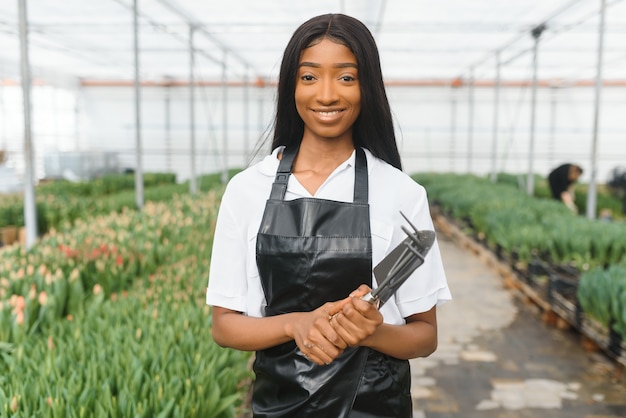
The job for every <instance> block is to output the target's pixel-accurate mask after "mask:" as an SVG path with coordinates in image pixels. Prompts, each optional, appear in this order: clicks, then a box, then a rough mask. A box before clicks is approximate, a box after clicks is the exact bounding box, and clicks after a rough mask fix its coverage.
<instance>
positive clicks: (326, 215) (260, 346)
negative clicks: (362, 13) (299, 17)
mask: <svg viewBox="0 0 626 418" xmlns="http://www.w3.org/2000/svg"><path fill="white" fill-rule="evenodd" d="M272 149H273V151H272V153H271V155H269V156H267V157H265V159H264V160H262V161H261V162H259V163H257V164H256V165H254V166H252V167H249V168H248V169H246V170H244V171H243V172H241V173H239V174H238V175H236V176H235V177H234V178H233V179H232V180H231V181H230V183H229V184H228V186H227V189H226V191H225V194H224V197H223V199H222V204H221V207H220V212H219V216H218V221H217V225H216V231H215V237H214V244H213V253H212V258H211V260H212V261H211V271H210V277H209V286H208V290H207V303H208V304H210V305H212V306H213V337H214V339H215V341H216V342H217V343H218V344H220V345H222V346H225V347H231V348H236V349H240V350H250V351H256V357H255V362H254V372H255V374H256V380H255V383H254V391H253V397H252V409H253V413H254V416H255V417H258V418H260V417H293V416H301V417H352V418H359V417H362V418H364V417H395V418H406V417H410V416H411V415H412V403H411V395H410V381H411V376H410V369H409V364H408V359H410V358H414V357H425V356H428V355H430V354H431V353H432V352H433V351H434V350H435V349H436V347H437V318H436V306H437V305H438V304H439V303H442V302H443V301H446V300H449V299H450V298H451V296H450V291H449V289H448V285H447V282H446V277H445V274H444V271H443V265H442V262H441V257H440V254H439V249H438V247H437V244H436V243H434V245H433V247H432V249H431V251H430V253H429V256H428V257H427V259H426V261H425V263H424V264H423V266H422V267H421V268H420V269H419V270H417V271H416V272H415V273H413V275H412V276H411V277H409V279H408V280H407V281H406V282H405V283H404V284H403V286H402V287H401V288H400V289H399V290H398V292H397V293H396V294H395V295H394V296H393V297H392V298H391V299H390V300H388V301H387V303H386V304H385V305H384V306H382V307H381V308H380V310H379V309H378V308H377V306H375V305H374V304H370V303H369V302H366V301H365V300H362V299H361V296H363V295H365V294H367V293H368V292H369V291H370V290H371V288H373V287H376V284H375V283H374V281H373V275H372V266H373V265H374V264H375V263H378V262H380V260H382V259H383V258H384V257H385V256H386V255H387V254H388V253H389V252H390V251H392V249H393V248H394V247H396V246H397V245H398V244H399V243H400V242H401V241H402V240H403V239H404V238H405V234H404V232H403V231H402V224H403V220H402V219H401V215H400V213H401V212H402V213H404V214H406V215H407V217H408V219H409V220H410V222H411V223H413V224H414V225H416V227H417V228H419V229H429V230H432V229H433V224H432V220H431V218H430V211H429V208H428V201H427V199H426V193H425V191H424V188H423V187H422V186H420V185H418V184H417V183H415V182H414V181H413V180H412V179H411V178H410V177H409V176H408V175H406V174H405V173H403V172H402V171H401V167H402V164H401V162H400V156H399V154H398V149H397V145H396V141H395V136H394V131H393V123H392V119H391V110H390V108H389V103H388V101H387V96H386V93H385V88H384V84H383V78H382V72H381V70H380V62H379V58H378V50H377V48H376V44H375V42H374V39H373V37H372V35H371V33H370V32H369V31H368V29H367V28H366V27H365V26H364V25H363V24H362V23H361V22H360V21H358V20H356V19H354V18H351V17H349V16H345V15H338V14H337V15H332V14H330V15H323V16H318V17H315V18H313V19H311V20H309V21H307V22H305V23H304V24H303V25H301V26H300V27H299V28H298V29H297V30H296V31H295V33H294V34H293V36H292V38H291V40H290V42H289V43H288V45H287V48H286V50H285V53H284V56H283V61H282V64H281V71H280V78H279V82H278V100H277V109H276V118H275V123H274V137H273V142H272ZM268 198H269V199H268Z"/></svg>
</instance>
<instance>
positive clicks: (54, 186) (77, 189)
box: [37, 172, 176, 197]
mask: <svg viewBox="0 0 626 418" xmlns="http://www.w3.org/2000/svg"><path fill="white" fill-rule="evenodd" d="M142 178H143V184H144V187H152V186H160V185H165V184H174V183H176V174H175V173H155V172H153V173H144V174H143V175H142ZM134 188H135V175H134V174H132V173H120V174H104V175H102V176H99V177H96V178H94V179H91V180H84V181H76V182H74V181H68V180H53V181H46V182H42V183H40V184H39V185H38V186H37V193H41V194H44V195H50V194H52V195H63V196H84V197H101V196H105V195H109V194H113V193H117V192H121V191H123V190H133V189H134Z"/></svg>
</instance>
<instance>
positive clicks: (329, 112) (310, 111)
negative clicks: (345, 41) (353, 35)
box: [295, 38, 361, 141]
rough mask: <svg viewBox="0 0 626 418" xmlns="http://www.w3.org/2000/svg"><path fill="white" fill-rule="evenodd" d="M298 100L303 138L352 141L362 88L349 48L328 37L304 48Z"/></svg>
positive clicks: (298, 81) (300, 65)
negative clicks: (302, 123)
mask: <svg viewBox="0 0 626 418" xmlns="http://www.w3.org/2000/svg"><path fill="white" fill-rule="evenodd" d="M295 101H296V109H297V111H298V114H299V115H300V117H301V118H302V120H303V121H304V138H310V139H317V140H330V139H332V140H336V139H341V140H350V141H352V125H353V124H354V121H355V120H356V119H357V117H358V116H359V113H360V112H361V90H360V87H359V71H358V67H357V62H356V58H355V56H354V54H353V53H352V52H351V51H350V49H349V48H348V47H346V46H344V45H341V44H338V43H335V42H333V41H331V40H329V39H326V38H325V39H323V40H322V41H321V42H319V43H317V44H315V45H313V46H311V47H309V48H306V49H305V50H304V51H302V54H301V55H300V63H299V66H298V79H297V81H296V91H295ZM304 138H303V139H304Z"/></svg>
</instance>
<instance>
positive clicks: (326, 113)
mask: <svg viewBox="0 0 626 418" xmlns="http://www.w3.org/2000/svg"><path fill="white" fill-rule="evenodd" d="M317 113H319V114H320V115H322V116H331V115H336V114H337V113H339V111H338V110H333V111H332V112H321V111H318V112H317Z"/></svg>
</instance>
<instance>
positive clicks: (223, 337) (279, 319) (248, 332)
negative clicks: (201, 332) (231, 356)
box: [212, 307, 302, 351]
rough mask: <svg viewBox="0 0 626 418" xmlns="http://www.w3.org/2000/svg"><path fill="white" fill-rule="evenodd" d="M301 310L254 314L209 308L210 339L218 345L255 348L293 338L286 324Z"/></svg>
mask: <svg viewBox="0 0 626 418" xmlns="http://www.w3.org/2000/svg"><path fill="white" fill-rule="evenodd" d="M298 315H302V314H301V313H290V314H283V315H277V316H271V317H265V318H254V317H250V316H246V315H242V314H241V313H239V312H233V311H229V310H226V309H224V308H219V307H214V308H213V329H212V333H213V339H214V340H215V342H216V343H217V344H219V345H220V346H222V347H229V348H234V349H237V350H244V351H257V350H263V349H266V348H269V347H274V346H276V345H279V344H282V343H285V342H288V341H291V340H293V336H290V335H289V324H290V322H292V321H295V320H297V316H298Z"/></svg>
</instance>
